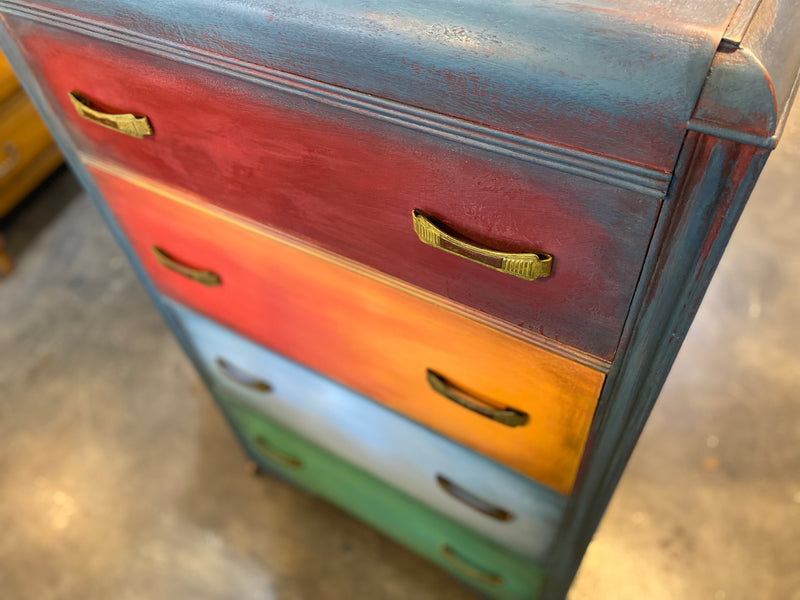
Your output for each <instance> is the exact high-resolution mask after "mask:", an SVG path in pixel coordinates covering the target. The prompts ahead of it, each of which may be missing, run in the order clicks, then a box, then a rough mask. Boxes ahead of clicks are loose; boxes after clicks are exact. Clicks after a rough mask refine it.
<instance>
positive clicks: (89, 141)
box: [9, 18, 659, 359]
mask: <svg viewBox="0 0 800 600" xmlns="http://www.w3.org/2000/svg"><path fill="white" fill-rule="evenodd" d="M9 23H10V25H11V28H12V31H14V32H15V34H16V36H17V38H18V41H19V42H20V44H21V46H22V47H23V48H24V50H25V52H26V53H27V55H28V59H29V61H30V62H31V64H32V65H33V66H34V69H35V70H36V71H38V73H39V74H40V76H41V77H42V78H43V79H44V82H45V87H46V88H49V93H50V94H51V96H50V99H51V102H52V103H53V104H54V105H55V106H56V107H57V108H58V109H60V111H61V113H62V115H63V117H64V119H65V120H66V121H67V123H68V125H69V129H70V130H71V131H72V133H73V135H74V137H75V139H76V141H77V143H78V144H79V146H80V148H81V149H82V150H84V151H86V152H89V153H95V154H99V155H102V156H104V157H106V158H111V159H113V160H116V161H118V162H121V163H125V164H127V165H128V166H129V167H132V168H134V169H136V170H137V171H139V172H141V173H143V174H145V175H147V176H150V177H153V178H156V179H160V180H162V181H166V182H168V183H171V184H172V185H178V186H181V187H183V188H185V189H187V190H189V191H191V192H193V193H195V194H198V195H200V196H203V197H205V198H206V199H207V200H208V201H210V202H212V203H214V204H216V205H218V206H220V207H223V208H226V209H228V210H231V211H233V212H236V213H239V214H241V215H244V216H247V217H249V218H252V219H254V220H256V221H259V222H261V223H264V224H267V225H270V226H273V227H275V228H278V229H280V230H283V231H285V232H288V233H290V234H292V235H295V236H298V237H301V238H304V239H306V240H310V241H313V242H314V243H316V244H317V245H319V246H322V247H324V248H325V249H327V250H329V251H332V252H336V253H338V254H341V255H344V256H347V257H349V258H351V259H354V260H357V261H359V262H362V263H364V264H367V265H369V266H371V267H373V268H376V269H379V270H381V271H384V272H386V273H388V274H390V275H392V276H395V277H398V278H400V279H403V280H405V281H408V282H410V283H412V284H414V285H418V286H420V287H423V288H427V289H429V290H431V291H433V292H436V293H438V294H441V295H443V296H446V297H449V298H451V299H453V300H456V301H458V302H461V303H464V304H467V305H470V306H472V307H475V308H477V309H478V310H480V311H483V312H485V313H488V314H491V315H495V316H497V317H499V318H501V319H503V320H505V321H507V322H509V323H511V324H513V325H516V326H521V327H523V328H525V329H528V330H532V331H535V332H538V333H541V334H543V335H545V336H547V337H550V338H552V339H555V340H558V341H560V342H563V343H566V344H568V345H571V346H574V347H577V348H580V349H582V350H584V351H586V352H589V353H591V354H594V355H596V356H599V357H601V358H604V359H609V358H611V357H613V354H614V350H615V348H616V345H617V343H618V340H619V336H620V332H621V328H622V324H623V322H624V319H625V316H626V313H627V310H628V306H629V304H630V300H631V296H632V294H633V290H634V287H635V284H636V281H637V278H638V275H639V272H640V267H641V264H642V262H643V258H644V254H645V251H646V248H647V244H648V241H649V239H650V234H651V231H652V226H653V223H654V221H655V218H656V215H657V212H658V208H659V201H658V199H657V198H653V197H646V196H644V195H642V194H641V193H639V192H634V191H631V190H627V189H621V188H617V187H615V186H612V185H610V184H606V183H601V182H598V181H595V180H592V179H589V178H586V177H581V176H577V175H571V174H566V173H564V172H561V171H558V170H553V169H548V168H545V167H542V166H539V165H537V164H534V163H533V162H531V161H530V160H527V159H526V160H523V159H521V158H515V157H513V156H514V152H512V151H510V150H508V149H506V150H504V151H503V152H500V151H499V149H500V146H499V145H496V144H495V141H496V140H495V141H493V140H482V141H479V140H478V138H477V137H476V136H473V137H471V138H470V137H469V136H467V137H466V138H465V139H460V140H457V141H451V140H448V139H444V138H443V137H442V136H441V135H438V134H437V135H428V134H425V133H422V132H420V131H417V130H413V129H410V128H408V127H402V126H399V125H396V124H394V123H392V122H391V117H389V118H384V119H377V118H369V117H365V116H364V115H362V114H359V112H358V111H356V110H352V109H347V108H343V103H342V102H338V105H336V106H333V105H332V104H331V103H333V104H337V101H336V94H335V92H331V93H330V94H329V95H328V96H326V97H325V98H322V100H323V102H318V101H315V100H311V99H309V97H307V96H308V94H307V91H306V90H304V89H303V88H302V86H300V85H299V84H298V86H297V87H295V88H294V89H288V88H287V87H286V86H284V85H282V84H280V85H279V84H276V83H275V82H274V81H270V80H263V81H261V82H260V83H258V82H256V79H255V75H257V73H255V72H252V73H250V74H249V75H247V77H248V78H249V79H247V80H245V79H243V78H234V77H227V76H221V75H220V74H219V73H215V72H212V71H210V70H206V69H202V68H198V67H194V66H189V65H186V64H183V63H178V62H173V61H169V60H165V59H162V58H159V57H157V56H153V55H149V54H145V53H142V52H140V51H137V50H133V49H130V48H128V47H125V46H121V45H116V44H110V43H107V42H103V41H99V40H94V39H90V38H85V37H82V36H78V35H74V34H70V33H66V32H62V31H59V30H54V29H48V28H45V27H43V26H39V25H35V26H34V25H33V24H30V23H28V22H26V21H19V20H16V19H14V18H9ZM76 65H80V68H76ZM217 68H218V69H219V66H217ZM263 76H264V74H261V75H260V77H263ZM242 77H245V75H242ZM73 91H75V92H79V93H80V94H81V95H83V96H85V97H86V98H88V99H89V100H90V101H91V102H92V103H93V104H94V107H95V108H97V109H100V110H102V111H105V112H108V113H133V114H136V115H146V116H147V117H148V119H149V122H150V124H151V125H152V128H153V134H152V135H147V136H146V137H144V138H142V139H137V138H134V137H129V136H126V135H122V134H120V133H119V132H117V131H113V130H112V129H109V128H107V127H101V126H99V125H98V124H96V123H92V122H89V121H88V120H85V119H82V118H81V117H80V116H78V114H77V113H76V111H75V108H74V106H73V105H72V103H71V100H70V97H69V93H70V92H73ZM497 139H500V137H498V138H497ZM468 144H473V145H468ZM481 145H483V146H484V147H490V146H493V145H494V146H493V147H494V148H495V151H491V150H485V149H481V148H479V147H478V146H481ZM534 160H538V159H534ZM414 209H419V210H422V211H424V212H425V213H427V214H429V215H431V216H432V217H434V218H435V219H437V220H438V221H440V222H442V223H443V224H444V225H446V226H447V227H448V228H450V229H451V230H453V231H454V232H456V233H457V234H458V235H459V236H461V237H463V238H465V239H466V240H467V241H468V243H470V244H473V245H475V246H484V247H488V248H491V249H493V250H497V251H501V252H525V251H535V252H544V253H548V254H551V255H552V256H553V257H554V259H553V264H552V272H551V274H550V276H549V277H547V278H542V279H537V280H536V281H525V280H522V279H518V278H516V277H514V276H511V275H507V274H504V273H500V272H497V271H494V270H492V269H489V268H487V267H485V266H482V265H479V264H476V263H474V262H470V261H468V260H465V259H464V258H461V257H458V256H454V255H452V254H448V253H446V252H443V251H442V250H439V249H436V248H432V247H430V246H427V245H425V244H423V243H422V242H421V241H420V240H419V238H418V237H417V234H416V233H415V231H414V228H413V223H412V211H413V210H414Z"/></svg>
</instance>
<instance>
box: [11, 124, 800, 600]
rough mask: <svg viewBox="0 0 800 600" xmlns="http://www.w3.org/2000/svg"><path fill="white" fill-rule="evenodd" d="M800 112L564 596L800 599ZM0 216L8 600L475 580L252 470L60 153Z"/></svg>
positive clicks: (156, 599) (436, 594)
mask: <svg viewBox="0 0 800 600" xmlns="http://www.w3.org/2000/svg"><path fill="white" fill-rule="evenodd" d="M795 112H796V113H797V112H799V111H795ZM798 118H800V114H798V115H796V117H795V119H794V121H793V122H790V124H789V130H788V131H787V135H786V139H785V140H784V142H783V143H782V146H781V147H780V148H779V149H778V151H777V152H776V153H775V154H774V156H773V158H772V160H771V162H770V163H769V164H768V166H767V168H766V170H765V172H764V174H763V176H762V180H761V182H760V183H759V186H758V188H757V190H756V192H755V194H754V196H753V198H752V201H751V203H750V205H749V207H748V208H747V210H746V211H745V215H744V217H743V218H742V221H741V224H740V226H739V228H738V230H737V232H736V234H735V236H734V239H733V241H732V242H731V245H730V247H729V249H728V252H727V254H726V255H725V258H724V260H723V263H722V265H721V266H720V268H719V271H718V274H717V277H716V279H715V281H714V282H713V284H712V286H711V289H710V291H709V293H708V296H707V297H706V301H705V303H704V305H703V307H702V309H701V311H700V314H699V315H698V318H697V320H696V322H695V324H694V326H693V329H692V331H691V333H690V335H689V337H688V339H687V341H686V343H685V345H684V348H683V350H682V351H681V354H680V356H679V358H678V361H677V363H676V365H675V368H674V370H673V373H672V375H671V376H670V379H669V381H668V383H667V385H666V387H665V389H664V391H663V393H662V396H661V399H660V401H659V403H658V405H657V406H656V409H655V411H654V413H653V416H652V418H651V421H650V423H649V424H648V426H647V428H646V430H645V432H644V434H643V436H642V439H641V442H640V444H639V446H638V447H637V450H636V452H635V453H634V455H633V458H632V460H631V463H630V466H629V468H628V470H627V471H626V473H625V476H624V477H623V480H622V483H621V485H620V486H619V488H618V492H617V494H616V495H615V497H614V499H613V501H612V503H611V507H610V509H609V511H608V513H607V515H606V517H605V519H604V520H603V523H602V525H601V527H600V530H599V532H598V534H597V536H596V538H595V541H594V542H593V543H592V545H591V546H590V549H589V552H588V554H587V557H586V560H585V562H584V564H583V566H582V568H581V571H580V573H579V576H578V578H577V580H576V582H575V585H574V586H573V589H572V591H571V593H570V600H589V599H591V600H603V599H613V600H643V599H647V600H666V599H675V600H678V599H695V598H696V599H709V600H734V599H740V598H741V599H746V600H758V599H765V600H798V599H800V234H798V232H800V187H798V186H796V185H795V183H794V182H795V181H796V180H797V170H798V166H800V122H798ZM1 229H2V230H5V232H6V234H7V236H8V245H9V247H10V249H11V251H12V253H14V254H16V255H17V259H18V268H17V271H16V272H15V273H13V274H12V275H11V276H10V277H8V278H7V279H6V280H4V281H2V282H0V353H2V360H0V532H2V533H1V534H0V599H2V600H50V599H52V600H62V599H63V600H68V599H69V600H71V599H76V600H78V599H79V600H109V599H112V598H113V599H115V600H117V599H118V600H134V599H147V600H174V599H182V598H191V599H192V600H204V599H208V600H222V599H236V600H247V599H259V600H266V599H272V598H274V599H277V600H344V599H348V600H349V599H369V600H394V599H397V600H400V599H402V600H407V599H408V598H414V599H415V600H428V599H430V600H433V599H436V600H448V599H452V600H468V599H474V598H475V597H474V596H473V595H472V594H471V593H470V592H468V591H466V590H464V589H463V588H462V587H461V586H460V585H459V584H457V583H456V582H454V581H453V580H452V579H450V578H449V577H448V576H447V575H445V574H443V573H442V572H440V571H439V570H437V569H436V568H434V567H432V566H430V565H428V564H427V563H426V562H425V561H423V560H421V559H419V558H417V557H416V556H414V555H413V554H411V553H410V552H408V551H406V550H404V549H402V548H400V547H398V546H396V545H395V544H393V543H392V542H389V541H388V540H386V539H384V538H383V537H381V536H380V535H378V534H376V533H375V532H373V531H371V530H370V529H369V528H368V527H366V526H363V525H361V524H359V523H358V522H356V521H354V520H353V519H351V518H349V517H348V516H346V515H344V514H342V513H341V512H339V511H338V510H336V509H334V508H331V507H330V506H328V505H326V504H325V503H324V502H321V501H319V500H317V499H315V498H311V497H309V496H307V495H305V494H303V493H300V492H298V491H296V490H294V489H292V488H290V487H288V486H286V485H284V484H282V483H279V482H277V481H274V480H271V479H268V478H253V477H250V476H247V475H246V474H245V471H244V466H243V458H242V454H241V453H240V451H239V449H238V447H237V445H236V444H235V442H234V438H233V436H232V434H231V433H230V432H229V431H228V430H227V428H226V426H225V424H224V423H223V421H222V418H221V417H220V415H219V414H218V413H217V412H216V410H215V409H214V408H213V406H212V403H211V400H210V399H209V397H208V395H207V394H206V393H205V391H204V390H203V389H202V387H201V384H200V382H199V379H198V378H197V376H196V375H195V374H194V372H193V371H192V369H191V367H190V365H189V363H188V362H187V360H186V359H185V358H184V357H183V355H182V354H181V352H180V350H179V348H178V345H177V343H176V342H175V341H173V339H172V338H171V336H170V334H169V333H168V331H167V329H166V327H165V326H164V325H163V323H162V321H161V319H160V317H159V315H158V313H157V312H156V310H155V309H154V307H153V306H152V305H151V304H150V301H149V299H148V298H147V297H146V295H145V292H144V291H143V289H142V288H141V287H140V285H139V284H138V283H137V281H136V280H135V278H134V276H133V274H132V272H131V270H130V268H129V267H128V265H127V263H126V261H125V259H124V258H123V256H122V254H121V252H120V250H119V249H118V248H117V246H116V245H115V243H114V242H113V240H112V239H111V236H110V234H109V233H108V232H107V231H106V229H105V227H104V225H103V223H102V222H101V220H100V218H99V216H98V215H97V214H96V212H95V211H94V209H93V208H92V206H91V205H90V204H89V202H88V201H87V199H86V197H85V196H84V195H83V194H81V192H80V190H79V189H78V187H77V185H76V184H75V183H74V181H73V180H72V178H71V177H70V175H69V174H68V173H67V172H61V173H60V174H59V175H57V176H56V177H54V178H52V179H51V180H50V181H49V182H48V183H47V184H46V185H45V186H44V187H43V188H41V189H40V190H39V192H38V193H37V194H36V195H35V196H34V197H33V198H32V199H31V201H30V202H29V203H28V204H27V205H26V207H25V208H24V209H23V210H20V211H18V212H17V213H16V214H15V215H13V218H11V219H10V220H8V221H7V222H6V223H5V224H3V225H2V227H1Z"/></svg>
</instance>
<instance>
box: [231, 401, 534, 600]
mask: <svg viewBox="0 0 800 600" xmlns="http://www.w3.org/2000/svg"><path fill="white" fill-rule="evenodd" d="M223 400H225V399H223ZM223 405H224V407H225V409H226V411H227V412H228V414H229V416H230V418H231V420H232V421H233V423H234V425H235V426H236V428H237V429H238V430H239V433H240V435H241V436H242V438H243V439H244V440H245V442H246V443H247V445H248V448H249V450H250V452H251V454H252V455H253V456H254V457H255V458H256V459H257V460H258V461H259V462H260V463H261V464H262V465H263V466H265V467H268V468H269V469H271V470H274V471H277V472H279V473H280V474H282V475H284V476H285V477H286V478H287V479H290V480H292V481H294V482H296V483H298V484H300V485H301V486H302V487H304V488H305V489H307V490H309V491H310V492H312V493H314V494H317V495H319V496H321V497H323V498H325V499H327V500H329V501H330V502H332V503H333V504H336V505H337V506H339V507H340V508H342V509H343V510H345V511H347V512H349V513H351V514H352V515H354V516H356V517H358V518H359V519H361V520H362V521H364V522H366V523H368V524H370V525H371V526H372V527H374V528H375V529H377V530H379V531H381V532H383V533H384V534H385V535H388V536H389V537H391V538H393V539H394V540H396V541H398V542H400V543H401V544H403V545H405V546H407V547H409V548H411V549H412V550H414V551H415V552H417V553H419V554H421V555H422V556H424V557H426V558H427V559H428V560H430V561H432V562H434V563H436V564H437V565H439V566H440V567H442V568H443V569H445V570H446V571H448V572H450V573H452V574H453V575H454V576H456V577H458V578H459V579H461V580H463V581H464V582H466V583H467V584H468V585H470V586H472V587H474V588H476V589H477V590H479V591H480V592H482V593H484V594H486V595H488V596H492V597H494V598H498V599H509V600H523V599H524V600H533V599H535V598H537V597H538V595H539V588H540V586H541V580H542V577H543V572H542V570H541V568H539V567H537V566H536V565H534V564H532V563H530V562H529V561H527V560H525V559H523V558H521V557H518V556H517V555H515V554H513V553H511V552H509V551H507V550H505V549H503V548H501V547H499V546H496V545H495V544H494V543H492V542H489V541H487V540H484V539H482V538H480V537H479V536H477V535H475V534H474V533H472V532H471V531H469V530H468V529H465V528H464V527H462V526H461V525H458V524H456V523H454V522H452V521H450V520H448V519H447V518H445V517H443V516H441V515H439V514H438V513H435V512H433V511H431V510H429V509H428V508H426V507H425V506H423V505H422V504H419V503H417V502H416V501H415V500H412V499H411V498H409V497H407V496H406V495H405V494H402V493H400V492H398V491H396V490H395V489H393V488H391V487H389V486H387V485H385V484H384V483H381V482H380V481H378V480H377V479H374V478H373V477H372V476H370V475H368V474H366V473H365V472H363V471H361V470H360V469H357V468H355V467H353V466H351V465H349V464H347V463H345V462H342V461H341V460H339V459H338V458H336V457H334V456H333V455H331V454H328V453H327V452H325V451H323V450H321V449H319V448H317V447H316V446H313V445H311V444H309V443H308V442H306V441H305V440H303V439H302V438H300V437H298V436H297V435H295V434H293V433H291V432H289V431H287V430H286V429H283V428H282V427H279V426H278V425H275V424H274V423H272V422H271V421H269V420H267V419H265V418H264V417H263V416H262V415H260V414H258V413H256V412H254V411H252V410H250V409H247V408H244V407H242V406H241V405H238V404H236V403H235V402H231V401H224V402H223Z"/></svg>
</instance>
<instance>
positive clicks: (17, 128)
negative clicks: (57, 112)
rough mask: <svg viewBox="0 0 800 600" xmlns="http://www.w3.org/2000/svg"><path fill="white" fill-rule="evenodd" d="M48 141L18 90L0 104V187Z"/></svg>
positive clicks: (29, 105) (44, 128) (27, 163)
mask: <svg viewBox="0 0 800 600" xmlns="http://www.w3.org/2000/svg"><path fill="white" fill-rule="evenodd" d="M52 143H53V141H52V139H51V138H50V134H49V132H48V131H47V127H45V124H44V123H43V122H42V120H41V119H40V118H39V115H38V114H37V112H36V109H35V108H34V107H33V104H31V102H30V100H28V97H27V96H26V95H25V93H24V92H23V91H22V90H18V91H17V92H16V93H14V94H13V95H12V96H11V97H9V98H7V99H6V101H5V102H3V103H2V104H0V188H4V187H6V186H8V185H11V184H12V183H13V182H14V180H15V179H16V178H17V177H18V176H19V174H20V173H22V172H23V171H24V170H25V169H26V168H27V167H28V166H29V165H30V164H31V163H33V162H34V161H35V160H36V158H37V157H38V156H39V155H41V153H42V152H44V151H45V150H47V149H48V148H49V147H50V146H52ZM0 214H2V212H0Z"/></svg>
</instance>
